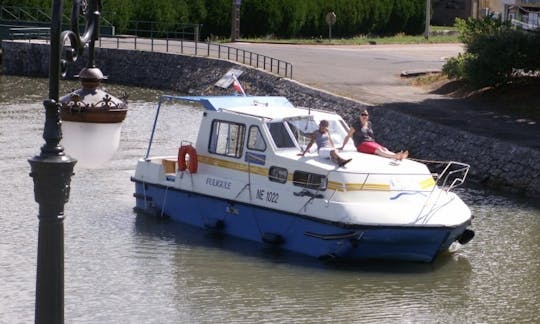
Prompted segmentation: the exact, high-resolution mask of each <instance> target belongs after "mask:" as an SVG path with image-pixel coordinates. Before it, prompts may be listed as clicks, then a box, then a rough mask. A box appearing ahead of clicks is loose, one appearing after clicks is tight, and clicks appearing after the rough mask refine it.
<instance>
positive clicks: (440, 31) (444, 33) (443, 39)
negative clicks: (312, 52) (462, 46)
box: [239, 26, 460, 45]
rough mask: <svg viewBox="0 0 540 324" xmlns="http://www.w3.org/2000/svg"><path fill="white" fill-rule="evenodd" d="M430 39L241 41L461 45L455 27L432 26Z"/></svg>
mask: <svg viewBox="0 0 540 324" xmlns="http://www.w3.org/2000/svg"><path fill="white" fill-rule="evenodd" d="M430 30H431V34H432V35H430V36H429V38H427V39H426V38H425V37H424V36H423V35H405V34H403V33H400V34H396V35H394V36H385V37H379V36H374V35H358V36H355V37H351V38H332V39H329V38H328V35H321V36H319V37H313V38H287V39H279V38H275V37H273V36H268V37H262V38H241V39H239V41H242V42H252V43H268V42H271V43H280V44H304V45H369V44H371V45H375V44H431V43H433V44H436V43H459V42H460V41H459V39H458V33H457V30H456V29H455V27H446V26H432V27H431V29H430Z"/></svg>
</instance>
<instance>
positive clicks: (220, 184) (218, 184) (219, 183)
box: [206, 178, 231, 190]
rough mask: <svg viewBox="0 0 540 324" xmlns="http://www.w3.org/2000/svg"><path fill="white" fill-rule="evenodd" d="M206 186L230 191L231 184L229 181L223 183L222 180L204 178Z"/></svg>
mask: <svg viewBox="0 0 540 324" xmlns="http://www.w3.org/2000/svg"><path fill="white" fill-rule="evenodd" d="M206 184H207V185H210V186H213V187H218V188H223V189H227V190H231V182H229V181H223V180H218V179H214V178H206Z"/></svg>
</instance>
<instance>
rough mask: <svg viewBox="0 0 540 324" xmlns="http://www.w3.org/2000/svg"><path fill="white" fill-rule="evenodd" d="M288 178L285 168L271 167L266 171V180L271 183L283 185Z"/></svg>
mask: <svg viewBox="0 0 540 324" xmlns="http://www.w3.org/2000/svg"><path fill="white" fill-rule="evenodd" d="M288 176H289V172H288V171H287V169H285V168H280V167H276V166H273V167H270V170H269V171H268V179H269V180H270V181H273V182H279V183H285V182H287V177H288Z"/></svg>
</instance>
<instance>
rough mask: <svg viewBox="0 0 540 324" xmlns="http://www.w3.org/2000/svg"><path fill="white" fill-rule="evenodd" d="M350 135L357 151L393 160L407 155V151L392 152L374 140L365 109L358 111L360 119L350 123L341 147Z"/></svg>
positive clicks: (401, 158)
mask: <svg viewBox="0 0 540 324" xmlns="http://www.w3.org/2000/svg"><path fill="white" fill-rule="evenodd" d="M351 137H352V139H353V141H354V146H356V150H357V151H358V152H362V153H367V154H377V155H380V156H384V157H387V158H390V159H395V160H403V159H405V158H407V156H408V155H409V152H408V151H405V152H403V151H402V152H399V153H394V152H392V151H390V150H389V149H387V148H386V147H384V146H382V145H381V144H379V143H377V142H376V141H375V137H374V134H373V129H372V128H371V122H370V121H369V113H368V111H367V110H366V109H364V110H362V112H361V113H360V119H359V120H356V121H355V122H354V123H353V124H352V125H351V128H350V129H349V133H348V134H347V136H345V139H344V140H343V145H342V146H341V149H343V148H344V147H345V145H346V144H347V142H348V141H349V139H350V138H351Z"/></svg>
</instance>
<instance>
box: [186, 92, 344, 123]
mask: <svg viewBox="0 0 540 324" xmlns="http://www.w3.org/2000/svg"><path fill="white" fill-rule="evenodd" d="M176 99H180V100H184V101H189V102H197V103H200V104H202V105H203V107H204V108H206V109H207V110H214V111H218V110H227V111H232V112H236V113H239V114H244V115H250V116H256V117H262V118H267V119H271V120H275V119H278V120H279V119H283V118H292V117H299V116H307V115H310V114H316V113H322V112H320V111H315V110H310V109H308V108H304V107H301V108H297V107H295V106H294V105H293V104H292V103H291V102H290V101H289V100H287V98H285V97H281V96H211V97H207V96H182V97H177V98H176ZM323 114H324V115H325V116H329V115H336V114H335V113H331V112H324V113H323Z"/></svg>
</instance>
